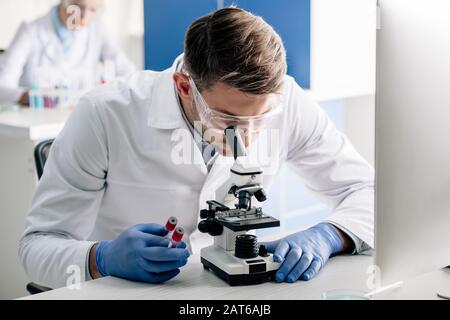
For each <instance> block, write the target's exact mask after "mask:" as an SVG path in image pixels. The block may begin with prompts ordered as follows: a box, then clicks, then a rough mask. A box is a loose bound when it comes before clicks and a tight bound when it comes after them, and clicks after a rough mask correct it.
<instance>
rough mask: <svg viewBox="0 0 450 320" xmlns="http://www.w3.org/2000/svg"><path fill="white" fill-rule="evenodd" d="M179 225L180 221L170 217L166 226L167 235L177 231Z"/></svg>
mask: <svg viewBox="0 0 450 320" xmlns="http://www.w3.org/2000/svg"><path fill="white" fill-rule="evenodd" d="M177 223H178V219H177V218H175V217H170V218H169V219H168V220H167V222H166V226H165V229H166V231H167V233H169V232H172V231H173V230H175V228H176V227H177Z"/></svg>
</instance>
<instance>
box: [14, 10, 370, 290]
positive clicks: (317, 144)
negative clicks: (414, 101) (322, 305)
mask: <svg viewBox="0 0 450 320" xmlns="http://www.w3.org/2000/svg"><path fill="white" fill-rule="evenodd" d="M286 70H287V66H286V54H285V49H284V47H283V43H282V41H281V39H280V37H279V36H278V35H277V34H276V33H275V31H274V30H273V29H272V28H271V27H270V26H269V25H268V24H267V23H265V22H264V20H262V19H261V18H259V17H256V16H254V15H252V14H250V13H248V12H246V11H244V10H241V9H237V8H226V9H222V10H219V11H217V12H215V13H213V14H210V15H207V16H205V17H202V18H200V19H198V20H197V21H195V22H194V23H193V24H192V25H191V27H190V28H189V30H188V32H187V34H186V40H185V52H184V55H182V56H181V57H179V58H178V59H177V60H176V61H175V63H174V65H173V66H172V67H171V68H170V69H168V70H166V71H163V72H139V73H136V74H134V75H132V76H131V77H130V78H128V79H127V80H125V81H118V82H116V83H115V84H114V85H110V86H104V87H101V88H98V89H96V90H94V91H93V92H91V93H89V94H88V95H86V96H85V97H84V98H83V99H82V101H81V102H80V104H79V105H78V107H77V109H76V110H75V111H74V113H73V115H72V116H71V118H70V119H69V120H68V122H67V124H66V126H65V128H64V130H63V131H62V133H61V134H60V135H59V136H58V138H57V139H56V141H55V143H54V145H53V147H52V151H51V154H50V158H49V160H48V162H47V165H46V168H45V172H44V175H43V177H42V179H41V181H40V183H39V186H38V189H37V191H36V194H35V196H34V199H33V202H32V208H31V211H30V213H29V215H28V218H27V227H26V230H25V233H24V235H23V238H22V239H21V242H20V250H19V256H20V259H21V261H22V264H23V266H24V268H25V270H26V271H27V273H28V275H29V276H30V278H31V279H32V280H33V281H35V282H37V283H40V284H42V285H46V286H49V287H52V288H56V287H60V286H64V285H65V284H66V279H67V278H68V276H69V274H67V273H66V272H67V270H68V268H71V269H69V270H73V267H74V266H75V267H78V268H79V270H80V274H81V280H89V279H92V278H99V277H102V276H107V275H111V276H117V277H122V278H126V279H131V280H137V281H145V282H150V283H162V282H165V281H167V280H169V279H171V278H173V277H175V276H176V275H177V274H178V273H179V272H180V268H181V267H182V266H184V265H185V264H186V263H187V261H188V257H189V254H190V253H192V252H194V253H197V252H199V249H200V248H201V247H203V246H206V245H210V244H211V242H212V237H211V236H209V235H205V234H202V233H200V232H199V231H198V229H197V223H198V221H199V210H200V209H202V208H205V207H206V201H207V200H211V199H214V198H215V191H216V190H217V189H218V188H219V187H220V186H221V185H222V184H223V183H224V182H226V181H227V179H228V178H229V173H230V167H231V165H232V163H233V161H232V160H233V159H230V158H229V157H225V156H224V154H223V153H225V151H223V150H226V148H224V146H223V139H222V136H218V135H211V134H203V133H205V132H208V131H210V132H214V133H216V132H223V131H222V130H223V129H224V128H226V127H227V126H229V125H230V124H232V125H235V126H237V127H241V128H242V134H243V135H244V138H245V141H247V144H248V146H249V148H248V149H249V153H250V155H252V154H253V155H254V154H255V152H256V151H255V150H260V148H259V147H262V148H263V149H264V148H265V150H268V153H267V157H265V158H264V159H262V161H261V163H260V164H261V165H262V167H263V171H264V187H265V188H269V186H270V184H271V182H272V181H273V178H274V176H275V175H276V173H277V171H278V169H279V167H280V165H281V164H283V163H288V164H289V165H290V166H291V167H292V169H293V171H294V172H296V173H297V174H298V175H299V176H300V177H301V178H302V180H303V181H304V183H305V185H306V186H307V187H308V188H309V189H310V190H311V191H313V192H315V193H316V194H317V195H318V196H320V197H321V199H322V200H323V201H324V202H325V203H326V204H327V205H329V206H330V207H331V208H332V209H333V210H334V214H333V215H332V216H330V217H329V218H328V219H327V220H326V221H324V222H322V223H320V224H318V225H316V226H314V227H312V228H310V229H307V230H299V231H298V232H293V233H292V234H291V235H289V236H287V237H285V238H282V239H280V240H278V241H274V242H270V243H267V244H266V245H267V248H268V250H269V251H270V252H273V253H274V259H275V260H276V261H279V262H282V264H281V267H280V269H279V270H278V272H277V274H276V277H275V280H276V281H277V282H283V281H286V282H294V281H297V280H298V279H302V280H305V281H307V280H310V279H312V278H313V277H314V276H315V275H316V274H317V273H318V272H319V270H321V269H322V268H323V267H324V265H325V264H326V262H327V261H328V259H329V258H330V257H332V256H335V255H339V254H344V253H355V254H356V253H361V252H363V251H365V250H367V249H370V248H371V247H373V221H374V217H373V211H374V208H373V204H374V171H373V168H372V167H371V166H370V165H369V164H368V163H367V162H366V161H365V160H364V159H363V158H362V157H361V156H360V155H359V154H358V153H357V152H356V151H355V150H354V148H353V147H352V145H351V144H350V142H349V141H348V140H347V138H346V137H345V136H344V135H342V134H341V133H340V132H339V131H337V129H336V128H335V126H334V125H333V124H332V122H331V121H330V119H329V118H328V117H327V115H326V113H325V112H324V111H323V110H321V109H320V107H319V106H318V105H317V104H316V103H314V102H313V101H312V100H311V99H310V98H309V97H308V95H307V94H306V93H305V92H304V91H303V90H302V89H301V88H300V87H299V86H298V85H297V84H296V83H295V81H294V79H292V78H291V77H289V76H287V75H286ZM199 123H200V125H199ZM265 132H274V133H276V134H275V135H274V136H275V137H276V138H275V139H274V140H270V141H272V142H267V141H268V140H266V139H265V138H263V137H264V133H265ZM266 136H267V135H266ZM251 138H252V139H251ZM258 157H259V156H258ZM258 157H257V158H258ZM229 160H231V161H229ZM218 200H220V199H218ZM169 216H177V217H178V219H179V224H180V225H182V226H184V228H185V232H186V236H185V242H183V243H181V244H180V245H179V246H178V247H177V248H171V249H168V248H167V245H168V240H167V239H166V238H165V237H164V236H165V235H166V231H165V230H164V228H163V226H162V224H164V223H165V222H166V220H167V218H168V217H169ZM282 223H283V221H282Z"/></svg>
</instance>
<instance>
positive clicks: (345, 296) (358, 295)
mask: <svg viewBox="0 0 450 320" xmlns="http://www.w3.org/2000/svg"><path fill="white" fill-rule="evenodd" d="M322 300H372V299H371V297H369V296H367V294H366V293H365V292H362V291H357V290H345V289H342V290H340V289H338V290H329V291H326V292H324V293H322Z"/></svg>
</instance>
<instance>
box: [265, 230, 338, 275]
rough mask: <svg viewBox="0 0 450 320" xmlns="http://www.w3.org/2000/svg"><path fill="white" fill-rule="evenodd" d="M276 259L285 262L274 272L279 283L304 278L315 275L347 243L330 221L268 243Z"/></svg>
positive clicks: (269, 250) (268, 248)
mask: <svg viewBox="0 0 450 320" xmlns="http://www.w3.org/2000/svg"><path fill="white" fill-rule="evenodd" d="M265 245H266V247H267V250H268V252H270V253H273V254H274V256H273V260H274V261H275V262H282V261H283V263H282V264H281V267H280V269H279V270H278V271H277V273H276V275H275V281H277V282H283V281H287V282H290V283H292V282H295V281H297V280H298V279H302V280H305V281H308V280H311V279H312V278H314V277H315V276H316V275H317V273H319V271H320V270H321V269H322V268H323V267H324V266H325V264H326V263H327V261H328V259H329V258H330V257H331V256H332V255H336V254H338V253H340V252H342V250H343V247H344V243H343V240H342V239H341V237H340V236H339V233H338V231H337V230H336V229H335V227H334V226H332V225H331V224H329V223H321V224H318V225H317V226H315V227H312V228H310V229H308V230H305V231H301V232H298V233H294V234H292V235H290V236H287V237H285V238H283V239H281V240H277V241H272V242H268V243H265Z"/></svg>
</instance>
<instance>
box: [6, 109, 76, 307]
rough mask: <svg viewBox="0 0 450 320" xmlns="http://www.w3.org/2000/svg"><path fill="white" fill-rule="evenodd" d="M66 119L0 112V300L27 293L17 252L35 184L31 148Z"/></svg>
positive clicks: (61, 114)
mask: <svg viewBox="0 0 450 320" xmlns="http://www.w3.org/2000/svg"><path fill="white" fill-rule="evenodd" d="M69 115H70V111H69V110H42V111H32V110H29V109H18V108H8V109H2V111H1V112H0V155H1V156H0V200H1V201H0V232H1V235H2V241H1V242H0V254H1V257H2V272H1V273H0V299H10V298H17V297H21V296H23V295H25V294H26V293H27V292H26V290H25V285H26V283H27V277H26V275H25V272H24V271H23V268H22V266H21V265H20V263H19V260H18V258H17V251H18V243H19V238H20V236H21V234H22V232H23V230H24V227H25V216H26V214H27V211H28V209H29V205H30V202H31V197H32V195H33V192H34V189H35V186H36V182H37V177H36V170H35V164H34V157H33V152H34V147H35V146H36V144H37V143H38V142H39V141H41V140H46V139H53V138H55V137H56V136H57V135H58V133H59V132H60V131H61V129H62V128H63V127H64V124H65V122H66V120H67V118H68V117H69Z"/></svg>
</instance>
